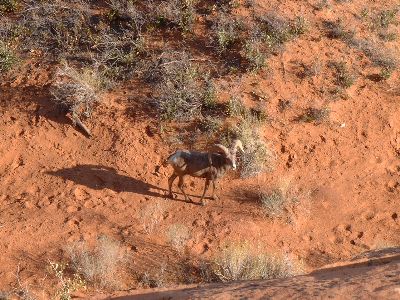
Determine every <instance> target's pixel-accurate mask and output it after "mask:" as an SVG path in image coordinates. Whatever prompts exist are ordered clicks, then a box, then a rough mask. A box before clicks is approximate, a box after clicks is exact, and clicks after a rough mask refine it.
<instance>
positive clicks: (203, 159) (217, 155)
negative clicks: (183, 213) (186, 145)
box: [164, 140, 244, 205]
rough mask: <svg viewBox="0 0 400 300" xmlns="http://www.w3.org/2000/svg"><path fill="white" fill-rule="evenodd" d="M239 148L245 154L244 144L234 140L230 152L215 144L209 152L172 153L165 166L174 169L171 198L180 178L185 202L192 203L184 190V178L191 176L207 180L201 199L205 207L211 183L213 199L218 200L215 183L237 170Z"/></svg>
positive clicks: (187, 151)
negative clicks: (176, 180) (173, 186)
mask: <svg viewBox="0 0 400 300" xmlns="http://www.w3.org/2000/svg"><path fill="white" fill-rule="evenodd" d="M238 148H239V149H240V150H241V151H242V152H244V150H243V145H242V142H241V141H240V140H234V141H233V144H232V147H231V149H230V150H229V149H228V148H227V147H225V146H223V145H221V144H215V145H214V146H213V147H212V149H211V150H210V151H209V152H197V151H189V150H177V151H176V152H174V153H172V154H171V155H170V156H169V157H168V158H167V159H166V160H165V162H164V166H166V165H167V164H170V165H171V166H172V167H173V169H174V173H172V175H171V176H170V177H169V178H168V188H169V197H170V198H173V194H172V184H173V182H174V180H175V179H176V177H179V182H178V187H179V189H180V190H181V191H182V193H183V195H184V196H185V200H186V201H188V202H192V200H191V199H190V198H189V197H188V196H187V195H186V193H185V191H184V190H183V177H184V176H185V175H190V176H193V177H201V178H205V179H206V182H205V185H204V191H203V195H202V196H201V199H200V201H201V204H202V205H205V201H204V200H203V199H204V195H205V194H206V192H207V189H208V187H209V185H210V181H212V183H213V193H212V196H211V198H212V199H214V200H216V199H217V196H216V195H215V181H216V180H217V179H218V178H221V177H222V176H223V175H224V174H225V173H226V171H228V170H229V169H233V170H235V169H236V152H237V149H238Z"/></svg>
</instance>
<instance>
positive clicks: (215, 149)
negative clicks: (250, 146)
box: [210, 144, 230, 157]
mask: <svg viewBox="0 0 400 300" xmlns="http://www.w3.org/2000/svg"><path fill="white" fill-rule="evenodd" d="M210 152H217V153H223V154H224V155H225V156H226V157H228V156H229V155H230V153H229V149H228V148H226V147H225V146H224V145H221V144H214V145H213V146H212V147H211V149H210Z"/></svg>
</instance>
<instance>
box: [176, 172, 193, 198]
mask: <svg viewBox="0 0 400 300" xmlns="http://www.w3.org/2000/svg"><path fill="white" fill-rule="evenodd" d="M178 187H179V189H180V190H181V192H182V193H183V195H184V196H185V201H187V202H192V199H190V198H189V197H188V196H187V195H186V193H185V191H184V190H183V176H179V182H178Z"/></svg>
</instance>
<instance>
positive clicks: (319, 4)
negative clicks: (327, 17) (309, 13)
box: [314, 0, 331, 10]
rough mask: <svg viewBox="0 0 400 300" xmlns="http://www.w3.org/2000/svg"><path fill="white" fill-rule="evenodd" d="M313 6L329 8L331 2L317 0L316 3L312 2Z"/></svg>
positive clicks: (319, 8) (321, 8)
mask: <svg viewBox="0 0 400 300" xmlns="http://www.w3.org/2000/svg"><path fill="white" fill-rule="evenodd" d="M314 7H315V8H316V9H317V10H323V9H324V8H330V7H331V3H330V1H329V0H319V1H318V2H317V3H315V4H314Z"/></svg>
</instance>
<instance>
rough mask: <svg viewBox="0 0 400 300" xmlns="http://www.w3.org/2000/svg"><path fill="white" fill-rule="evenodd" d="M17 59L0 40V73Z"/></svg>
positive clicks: (9, 68) (8, 68)
mask: <svg viewBox="0 0 400 300" xmlns="http://www.w3.org/2000/svg"><path fill="white" fill-rule="evenodd" d="M17 61H18V59H17V57H16V55H15V53H14V51H13V50H12V49H11V48H10V47H9V46H7V45H6V44H4V43H2V42H1V41H0V74H1V73H5V72H8V71H9V70H11V69H12V68H13V67H14V65H15V64H16V63H17Z"/></svg>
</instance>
